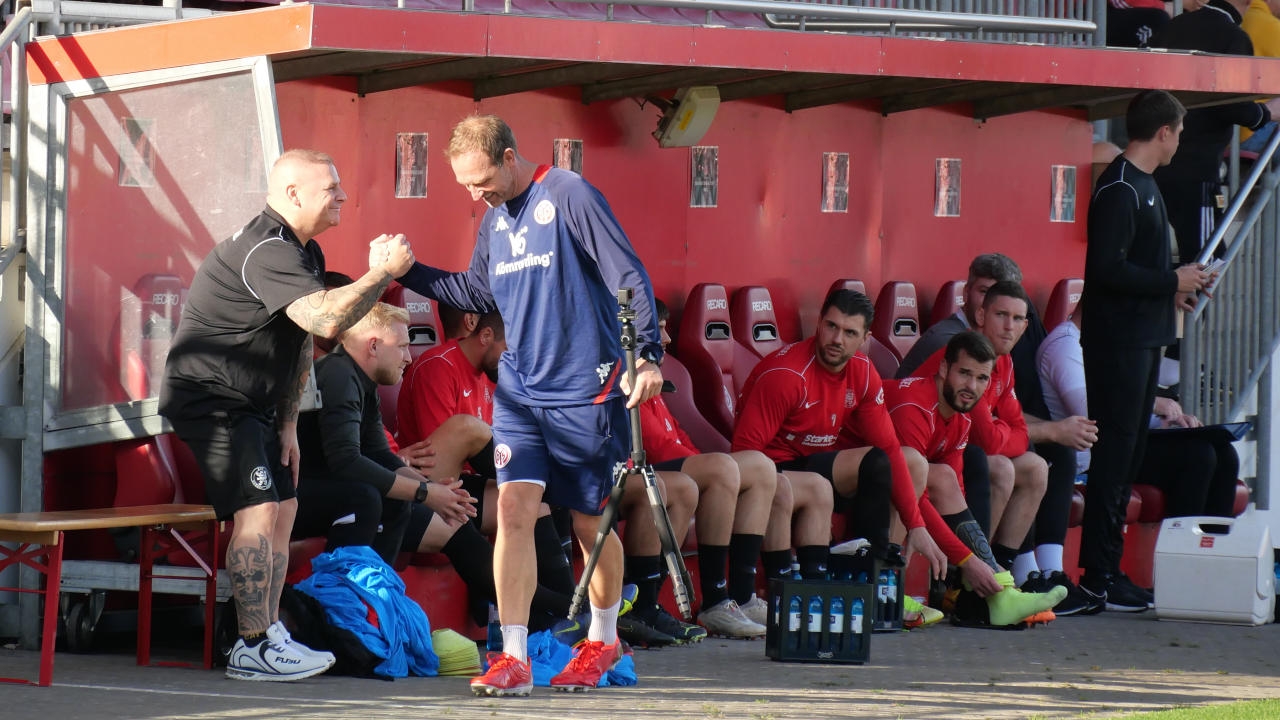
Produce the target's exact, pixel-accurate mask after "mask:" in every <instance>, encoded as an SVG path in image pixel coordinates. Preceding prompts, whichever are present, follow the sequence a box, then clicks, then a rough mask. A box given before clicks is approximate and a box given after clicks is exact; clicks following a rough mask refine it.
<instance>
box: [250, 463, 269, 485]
mask: <svg viewBox="0 0 1280 720" xmlns="http://www.w3.org/2000/svg"><path fill="white" fill-rule="evenodd" d="M249 482H250V483H252V484H253V486H254V487H256V488H258V489H259V490H270V489H271V473H270V472H269V471H268V470H267V469H266V468H265V467H263V466H261V465H259V466H258V467H256V468H254V469H253V472H251V473H249Z"/></svg>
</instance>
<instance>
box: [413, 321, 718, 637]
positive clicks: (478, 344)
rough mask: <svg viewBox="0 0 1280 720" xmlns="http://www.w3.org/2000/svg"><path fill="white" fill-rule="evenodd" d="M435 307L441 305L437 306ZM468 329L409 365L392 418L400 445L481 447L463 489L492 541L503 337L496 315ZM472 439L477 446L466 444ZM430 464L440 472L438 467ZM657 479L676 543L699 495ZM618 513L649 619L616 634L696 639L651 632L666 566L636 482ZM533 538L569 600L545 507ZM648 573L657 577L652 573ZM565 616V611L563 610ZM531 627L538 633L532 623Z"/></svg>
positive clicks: (561, 632)
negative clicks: (496, 398)
mask: <svg viewBox="0 0 1280 720" xmlns="http://www.w3.org/2000/svg"><path fill="white" fill-rule="evenodd" d="M440 307H441V308H445V307H448V306H447V305H443V304H442V305H440ZM470 314H472V313H466V315H470ZM470 325H471V333H470V334H469V335H466V336H464V337H462V338H457V339H452V340H449V341H448V342H446V343H445V344H444V345H440V346H438V347H435V348H432V349H430V350H428V351H427V352H425V353H423V354H422V355H421V356H419V357H418V359H417V360H415V361H414V362H413V364H412V365H411V366H410V367H409V370H407V371H406V373H405V379H404V381H403V382H402V383H401V385H400V401H399V403H397V408H396V413H397V417H398V427H399V429H400V437H401V438H402V439H404V440H405V441H409V440H412V439H414V438H423V439H425V440H427V441H429V442H431V443H432V444H433V446H436V445H438V446H440V447H441V448H445V447H450V446H455V445H461V446H463V447H467V448H476V447H477V446H480V447H479V449H478V450H477V451H476V452H475V453H474V454H472V455H470V456H468V457H467V458H466V462H467V463H468V465H469V467H470V469H471V470H472V471H473V472H471V473H465V474H464V475H463V477H464V478H465V480H464V485H465V486H466V488H467V490H468V491H469V492H470V493H471V494H472V495H476V496H478V497H484V498H485V502H483V503H481V506H480V511H479V513H478V516H477V517H478V519H479V520H480V522H479V523H478V525H479V527H480V529H481V531H482V532H484V533H485V534H492V533H493V532H494V531H495V530H496V527H497V521H496V518H494V514H495V513H494V512H493V510H492V508H494V507H496V503H497V485H496V483H495V482H494V481H493V478H494V477H495V475H496V474H497V473H496V469H495V468H494V464H493V431H492V428H491V426H490V423H491V422H492V421H493V391H494V387H495V385H494V383H495V381H496V379H497V376H498V365H499V362H500V360H501V358H502V353H503V352H505V351H506V349H507V341H506V330H505V328H504V326H503V323H502V317H501V316H500V315H498V313H496V312H489V313H485V314H483V315H477V321H476V322H475V323H474V324H470ZM472 436H475V437H477V440H476V441H474V442H473V441H471V440H469V438H471V437H472ZM481 439H483V443H481V441H480V440H481ZM436 464H437V465H438V466H439V465H441V463H440V462H439V461H437V463H436ZM658 479H659V489H660V491H661V492H662V495H663V499H664V501H665V503H666V508H667V512H668V514H669V515H670V516H671V518H672V525H673V527H676V528H677V530H676V532H677V535H678V536H680V537H683V530H684V529H685V528H687V527H688V525H689V518H690V517H691V516H692V515H693V508H694V506H695V505H696V504H697V497H698V488H697V486H695V485H694V482H693V479H692V478H689V477H688V476H686V475H684V474H682V473H679V472H662V473H659V475H658ZM620 511H621V517H622V518H623V519H625V520H628V521H630V520H635V521H636V522H635V523H631V522H628V524H627V527H628V532H627V534H626V538H625V543H624V545H625V550H626V554H627V560H628V567H629V569H630V568H632V566H643V567H644V572H635V573H630V574H629V575H628V577H629V578H633V579H632V580H630V582H633V583H634V584H636V585H637V592H638V597H637V598H636V601H637V603H640V604H643V605H645V607H646V609H647V610H648V612H646V613H644V614H643V617H642V614H641V613H630V614H628V615H626V616H625V617H619V619H618V632H619V633H620V634H621V635H622V637H623V639H625V640H627V641H628V642H630V643H632V644H633V645H644V646H646V647H657V646H662V645H670V644H673V643H677V642H681V643H683V642H697V641H698V640H701V639H702V638H703V637H705V636H706V631H704V630H703V629H702V628H700V627H698V626H697V625H690V624H688V623H681V622H679V621H678V620H676V619H675V618H673V617H670V616H669V615H667V616H666V620H669V622H665V623H664V627H665V628H666V629H667V630H671V631H673V632H675V633H676V634H674V635H673V634H672V633H671V632H667V631H666V630H658V629H657V628H655V627H654V626H653V622H652V616H653V615H654V614H655V612H656V608H657V594H658V588H659V586H660V585H661V583H662V580H663V578H664V577H665V575H664V574H663V573H665V565H664V564H663V562H662V557H661V548H662V543H661V541H660V540H659V538H658V536H657V534H656V533H655V532H654V529H653V527H654V526H653V520H652V514H651V513H652V508H651V507H650V505H649V500H648V496H647V494H646V492H645V488H644V484H643V483H641V482H639V481H633V482H630V483H628V484H627V486H626V489H625V492H624V494H623V500H622V505H621V507H620ZM681 523H683V526H681ZM533 537H534V545H535V546H536V552H537V562H538V579H539V580H538V581H539V583H540V585H541V586H545V587H549V588H552V589H554V590H557V591H560V592H564V593H568V594H570V595H571V594H572V593H573V586H574V580H573V571H572V568H571V567H569V563H568V559H567V558H566V557H565V553H564V549H563V547H562V545H561V544H560V536H559V533H558V531H557V528H556V525H555V521H554V519H553V518H552V516H551V508H550V507H548V506H547V504H546V503H542V504H541V505H540V506H539V508H538V519H537V520H536V521H535V522H534V527H533ZM651 567H656V568H658V570H654V571H653V572H652V573H651V572H650V571H649V568H651ZM535 605H536V603H535ZM649 606H652V608H650V607H649ZM564 609H565V610H566V611H567V610H568V605H567V604H566V605H565V608H564ZM663 614H664V615H665V613H663ZM535 625H539V626H540V624H539V623H535ZM579 625H580V627H575V626H574V624H572V623H571V624H569V626H568V627H563V628H558V636H559V637H560V638H561V639H563V640H566V641H568V640H572V639H574V638H576V637H577V635H575V632H576V631H577V630H579V629H580V630H582V631H585V629H586V626H585V624H581V623H580V624H579ZM569 644H572V643H569Z"/></svg>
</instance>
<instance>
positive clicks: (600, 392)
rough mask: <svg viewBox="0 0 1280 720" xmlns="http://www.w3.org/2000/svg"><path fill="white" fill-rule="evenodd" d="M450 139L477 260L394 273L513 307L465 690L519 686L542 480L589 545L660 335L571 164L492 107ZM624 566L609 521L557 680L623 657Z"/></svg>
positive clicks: (525, 673) (605, 220) (614, 229)
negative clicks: (495, 632)
mask: <svg viewBox="0 0 1280 720" xmlns="http://www.w3.org/2000/svg"><path fill="white" fill-rule="evenodd" d="M447 154H448V156H449V160H450V164H451V166H452V168H453V172H454V177H455V178H456V179H457V181H458V183H459V184H460V185H462V186H463V187H465V188H466V189H467V191H468V192H469V193H470V195H471V198H472V200H484V202H485V204H486V205H488V206H489V210H488V211H487V212H486V213H485V215H484V218H483V219H482V220H481V223H480V232H479V234H478V236H477V238H476V249H475V252H474V254H473V256H472V261H471V266H470V268H469V269H468V270H466V271H463V272H459V273H450V272H446V271H444V270H440V269H437V268H431V267H428V266H425V265H420V264H415V265H414V267H413V268H412V269H411V270H410V271H409V272H408V274H406V275H405V276H404V277H402V278H401V282H402V283H403V284H404V285H405V287H408V288H410V289H412V290H414V291H415V292H417V293H418V294H420V295H424V296H426V297H429V298H432V299H435V300H437V301H443V302H446V303H448V304H450V305H453V306H455V307H458V308H460V309H463V310H470V311H475V312H488V311H490V310H495V309H496V310H498V311H499V312H501V313H502V317H503V320H504V321H505V322H506V326H507V338H508V342H509V345H510V348H511V349H510V350H509V351H508V352H506V353H503V356H502V364H503V368H502V370H501V372H500V373H499V375H498V390H497V395H496V399H495V405H494V430H493V432H494V442H495V445H494V449H495V454H494V457H495V460H496V463H495V464H496V465H497V468H498V541H497V545H496V549H497V553H496V559H495V570H496V573H497V578H496V580H497V586H498V612H499V614H500V616H501V618H502V633H503V654H502V655H494V656H493V662H492V664H491V665H490V668H489V670H488V672H486V673H485V674H484V675H483V676H481V677H478V678H475V679H474V680H473V681H472V689H473V690H474V691H475V692H476V693H478V694H496V695H508V694H514V695H527V694H529V692H530V691H531V690H532V687H533V678H532V674H531V669H530V667H529V663H528V642H527V632H528V628H527V624H526V623H527V622H528V617H527V615H528V605H529V599H530V597H531V595H532V593H533V590H534V588H535V587H536V584H537V574H536V572H537V571H536V564H535V557H534V550H533V542H532V540H533V537H532V535H533V524H534V519H535V518H536V516H537V512H538V505H539V504H540V502H541V501H542V500H543V496H544V493H545V496H546V498H545V499H546V501H547V502H548V503H550V504H552V505H567V506H569V507H571V508H572V510H573V526H574V531H575V535H577V537H578V538H579V543H580V545H581V546H582V550H583V552H584V554H585V553H587V552H588V551H589V550H590V547H589V545H588V543H590V542H591V541H592V540H593V538H594V537H595V534H596V529H597V526H598V524H599V515H600V512H601V510H600V508H601V506H602V504H603V501H604V499H605V497H606V496H607V495H608V492H609V488H610V486H611V482H612V470H613V465H614V463H615V462H617V461H618V460H620V459H622V458H625V457H626V456H627V452H628V448H627V438H628V435H629V433H628V432H626V431H625V428H626V427H627V426H628V419H627V412H626V407H627V406H628V405H629V406H631V407H635V406H637V405H639V404H640V403H641V402H643V401H645V400H648V399H649V398H651V397H654V396H655V395H657V394H658V393H659V392H660V391H661V390H662V374H661V373H660V372H659V370H658V362H659V361H660V360H661V359H662V345H661V342H660V340H659V336H658V321H657V317H656V316H655V315H654V312H653V292H652V290H651V287H650V284H649V278H648V275H647V274H646V273H645V271H644V268H643V266H642V265H641V264H640V260H639V258H638V257H636V254H635V251H634V250H633V249H632V247H631V242H630V241H629V240H628V239H627V237H626V235H625V233H623V231H622V228H621V226H620V225H619V224H618V221H617V219H616V218H614V216H613V213H612V211H611V210H610V209H609V206H608V203H607V202H605V200H604V197H603V196H602V195H601V194H600V193H599V191H597V190H596V189H595V188H593V187H592V186H591V185H589V184H588V183H587V182H586V181H585V180H583V179H582V177H581V176H579V175H576V174H574V173H572V172H569V171H566V170H560V169H557V168H551V167H549V166H538V165H535V164H534V163H532V162H529V161H528V160H526V159H524V158H523V157H521V156H520V155H519V154H518V153H517V150H516V140H515V134H514V133H513V132H512V131H511V128H510V127H509V126H508V125H507V124H506V123H505V122H503V121H502V119H500V118H498V117H496V116H492V115H490V116H472V117H469V118H467V119H465V120H463V121H462V122H460V123H459V124H458V125H457V126H456V127H455V128H454V130H453V133H452V136H451V138H450V141H449V146H448V151H447ZM491 247H492V248H493V252H492V253H491V252H490V249H491ZM508 251H510V253H511V254H510V255H508V254H507V252H508ZM620 288H632V289H634V291H635V296H634V299H633V302H634V305H633V307H634V308H635V310H636V329H637V332H638V336H639V337H638V344H637V349H638V351H639V352H638V354H639V356H640V358H639V363H638V364H639V368H638V372H637V373H636V382H635V386H634V387H631V386H630V380H629V378H627V377H626V376H625V374H624V373H622V372H621V367H622V348H621V346H620V343H619V340H618V337H619V335H618V329H617V322H616V317H617V300H616V292H617V291H618V289H620ZM624 394H625V395H626V396H628V397H629V399H624ZM622 572H623V562H622V544H621V542H620V541H619V540H618V537H617V535H616V534H615V533H612V532H611V533H610V534H609V535H608V536H606V541H605V544H604V546H603V548H602V552H601V554H600V557H599V563H598V565H597V567H596V570H595V574H594V576H593V577H592V579H591V614H592V620H591V628H590V630H589V632H588V639H587V641H586V642H584V643H582V644H580V645H579V646H578V648H577V650H576V651H575V653H574V659H573V660H572V661H570V663H569V665H568V666H567V667H566V668H565V670H564V671H563V672H561V673H560V674H559V675H557V676H555V677H553V678H552V679H551V685H552V686H553V687H557V688H561V689H569V690H572V689H587V688H592V687H595V686H596V685H597V683H598V682H599V680H600V677H601V676H602V675H603V674H604V672H605V671H606V670H608V669H609V668H610V667H612V666H613V665H614V664H615V663H616V662H617V661H618V659H619V658H621V653H622V646H621V645H620V644H619V643H618V641H617V618H618V609H619V606H620V598H621V589H622Z"/></svg>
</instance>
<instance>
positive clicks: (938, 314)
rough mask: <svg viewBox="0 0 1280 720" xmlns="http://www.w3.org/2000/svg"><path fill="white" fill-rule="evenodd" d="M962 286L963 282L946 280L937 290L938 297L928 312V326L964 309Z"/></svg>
mask: <svg viewBox="0 0 1280 720" xmlns="http://www.w3.org/2000/svg"><path fill="white" fill-rule="evenodd" d="M964 286H965V281H964V280H948V281H946V282H945V283H943V284H942V287H940V288H938V297H936V298H934V301H933V308H932V309H930V310H929V324H930V325H936V324H937V323H939V322H942V321H943V320H946V319H947V318H949V317H951V316H952V315H955V314H956V313H957V312H959V311H960V310H961V309H962V308H963V307H964Z"/></svg>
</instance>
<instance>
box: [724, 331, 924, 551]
mask: <svg viewBox="0 0 1280 720" xmlns="http://www.w3.org/2000/svg"><path fill="white" fill-rule="evenodd" d="M737 413H738V417H737V422H736V423H735V426H734V431H733V450H734V451H738V450H760V451H761V452H763V453H764V454H765V455H767V456H769V458H770V459H771V460H773V461H774V462H783V461H786V460H794V459H796V458H800V457H805V456H808V455H813V454H815V453H820V452H829V451H833V450H843V449H847V448H852V447H863V446H867V445H871V446H875V447H878V448H880V449H881V450H883V451H884V452H885V454H886V455H888V456H889V464H890V465H891V466H892V468H893V504H894V507H895V508H897V510H898V513H899V514H900V515H901V516H902V521H903V522H904V523H905V524H906V526H907V527H908V528H916V527H920V526H921V525H923V524H924V521H923V520H922V519H921V518H920V512H919V507H918V505H917V503H916V494H915V487H914V485H913V484H912V482H911V474H910V472H909V471H908V470H907V461H906V460H905V459H904V458H903V457H902V447H901V446H900V445H899V444H898V438H897V435H896V434H895V433H894V431H893V423H892V422H891V421H890V420H889V413H888V412H887V411H886V410H885V407H884V391H883V389H882V387H881V384H880V375H879V373H877V372H876V369H875V368H874V367H872V365H871V361H870V360H868V359H867V356H866V355H863V354H862V353H858V354H855V355H854V356H853V357H852V358H850V359H849V362H848V363H846V364H845V366H844V369H843V370H842V371H840V372H838V373H833V372H831V371H829V370H827V369H826V368H825V367H823V366H822V364H821V363H819V362H818V359H817V357H816V355H815V353H814V338H809V339H808V340H802V341H801V342H798V343H793V344H791V345H788V346H786V347H784V348H782V349H781V350H778V351H777V352H775V353H772V354H771V355H769V356H768V357H766V358H764V359H763V360H761V361H760V362H759V363H758V364H757V365H756V367H755V369H754V370H752V371H751V375H750V376H748V377H747V382H746V383H745V384H744V385H743V386H742V395H741V397H739V398H738V408H737ZM842 436H843V437H844V440H843V441H842V439H841V438H842ZM852 438H857V439H858V440H859V441H860V444H855V442H854V441H853V440H852Z"/></svg>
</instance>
